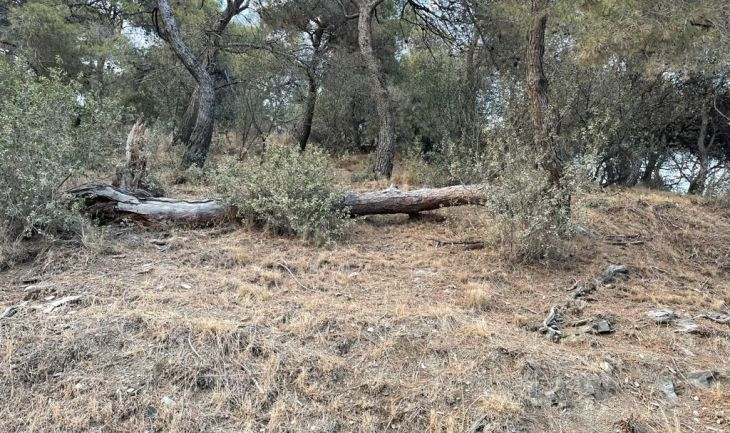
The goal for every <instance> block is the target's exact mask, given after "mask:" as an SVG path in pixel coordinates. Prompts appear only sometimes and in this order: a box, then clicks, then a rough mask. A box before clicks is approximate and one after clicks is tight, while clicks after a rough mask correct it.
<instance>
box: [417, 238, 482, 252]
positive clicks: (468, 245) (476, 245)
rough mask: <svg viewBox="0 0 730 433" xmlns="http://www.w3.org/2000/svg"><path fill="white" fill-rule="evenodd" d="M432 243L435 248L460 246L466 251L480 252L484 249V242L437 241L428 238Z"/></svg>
mask: <svg viewBox="0 0 730 433" xmlns="http://www.w3.org/2000/svg"><path fill="white" fill-rule="evenodd" d="M428 240H429V241H433V243H434V245H435V246H436V248H441V247H454V246H460V247H463V248H464V249H466V250H480V249H482V248H484V241H440V240H438V239H433V238H428Z"/></svg>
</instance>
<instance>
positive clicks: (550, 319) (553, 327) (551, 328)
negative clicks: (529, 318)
mask: <svg viewBox="0 0 730 433" xmlns="http://www.w3.org/2000/svg"><path fill="white" fill-rule="evenodd" d="M560 321H561V317H560V309H559V307H558V306H557V305H553V307H552V308H550V312H549V313H548V315H547V317H546V318H545V320H543V322H542V327H541V328H540V332H542V333H543V334H547V335H548V336H549V337H550V339H551V340H553V341H555V342H557V341H559V340H560V337H561V336H562V333H561V332H560Z"/></svg>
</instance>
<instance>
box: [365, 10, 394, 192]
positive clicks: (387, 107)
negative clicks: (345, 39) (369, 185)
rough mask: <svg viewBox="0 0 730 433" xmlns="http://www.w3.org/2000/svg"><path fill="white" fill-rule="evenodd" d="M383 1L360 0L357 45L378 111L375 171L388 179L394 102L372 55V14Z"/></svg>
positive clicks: (376, 59)
mask: <svg viewBox="0 0 730 433" xmlns="http://www.w3.org/2000/svg"><path fill="white" fill-rule="evenodd" d="M382 2H383V0H361V2H360V4H359V6H360V14H359V16H358V24H357V31H358V44H359V45H360V53H361V54H362V57H363V60H364V61H365V66H366V67H367V71H368V76H369V78H370V82H371V85H372V86H373V93H374V94H375V106H376V109H377V112H378V121H379V123H380V125H379V129H378V145H377V148H376V149H375V166H374V170H375V173H377V174H378V175H380V176H384V177H386V178H388V179H390V175H391V174H392V173H393V158H394V157H395V118H394V115H393V102H392V100H391V97H390V92H389V91H388V85H387V83H386V81H385V73H384V72H383V69H382V65H381V64H380V59H378V57H377V56H376V55H375V51H374V49H373V16H374V15H375V8H376V7H377V6H378V5H379V4H381V3H382Z"/></svg>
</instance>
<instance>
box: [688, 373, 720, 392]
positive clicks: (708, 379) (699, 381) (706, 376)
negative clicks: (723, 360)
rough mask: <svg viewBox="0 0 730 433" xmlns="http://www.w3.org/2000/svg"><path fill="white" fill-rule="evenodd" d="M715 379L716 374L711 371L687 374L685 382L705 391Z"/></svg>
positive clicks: (716, 377)
mask: <svg viewBox="0 0 730 433" xmlns="http://www.w3.org/2000/svg"><path fill="white" fill-rule="evenodd" d="M717 379H718V374H717V372H716V371H711V370H700V371H693V372H691V373H689V374H687V380H688V381H689V383H691V384H692V385H694V386H698V387H700V388H705V389H707V388H709V387H710V386H711V385H712V384H713V382H715V381H716V380H717Z"/></svg>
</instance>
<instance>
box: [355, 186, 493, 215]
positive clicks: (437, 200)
mask: <svg viewBox="0 0 730 433" xmlns="http://www.w3.org/2000/svg"><path fill="white" fill-rule="evenodd" d="M483 199H484V189H483V188H481V187H480V186H479V185H457V186H448V187H445V188H422V189H416V190H413V191H400V190H399V189H397V188H392V187H391V188H388V189H385V190H383V191H371V192H349V193H347V194H346V195H345V199H344V202H343V205H344V206H345V207H348V208H350V214H352V215H375V214H399V213H406V214H415V213H418V212H423V211H427V210H433V209H438V208H440V207H448V206H461V205H465V204H472V203H479V202H480V201H482V200H483Z"/></svg>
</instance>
